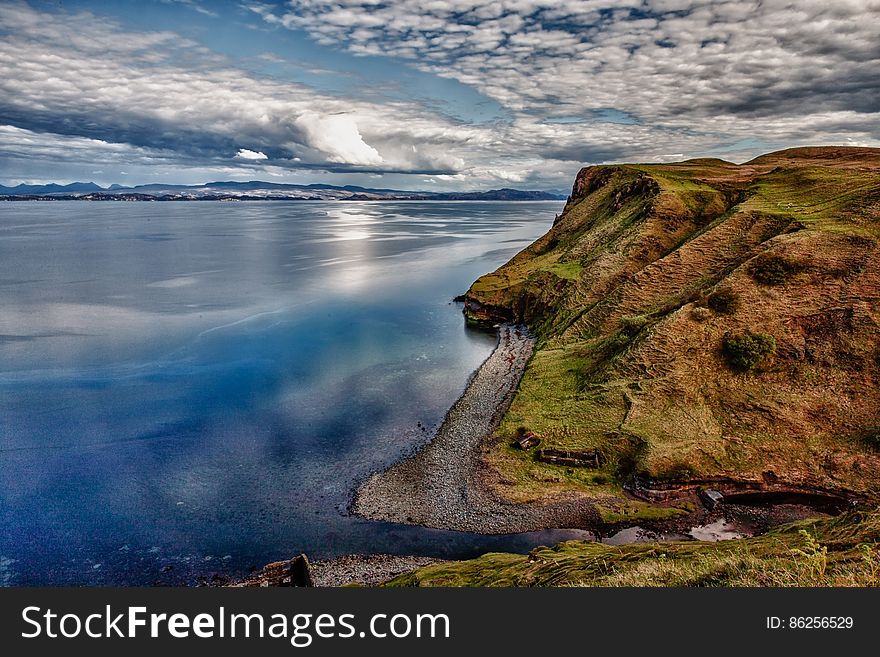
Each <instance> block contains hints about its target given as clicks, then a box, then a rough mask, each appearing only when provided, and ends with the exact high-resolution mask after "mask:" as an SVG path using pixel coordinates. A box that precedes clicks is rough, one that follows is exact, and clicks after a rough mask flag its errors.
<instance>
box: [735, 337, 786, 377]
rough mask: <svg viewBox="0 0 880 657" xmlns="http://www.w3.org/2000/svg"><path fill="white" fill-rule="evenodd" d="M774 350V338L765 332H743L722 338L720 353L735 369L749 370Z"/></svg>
mask: <svg viewBox="0 0 880 657" xmlns="http://www.w3.org/2000/svg"><path fill="white" fill-rule="evenodd" d="M775 351H776V339H775V338H774V337H773V336H772V335H767V334H766V333H745V334H743V335H737V336H728V337H726V338H724V343H723V344H722V347H721V353H722V355H723V356H724V358H725V359H726V360H727V363H728V364H729V365H730V366H731V367H732V368H733V369H736V370H743V371H746V370H750V369H752V368H753V367H754V366H755V365H757V364H758V363H759V362H761V361H762V360H763V359H764V358H765V357H767V356H769V355H770V354H772V353H773V352H775Z"/></svg>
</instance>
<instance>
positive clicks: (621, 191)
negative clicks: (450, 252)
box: [465, 148, 880, 500]
mask: <svg viewBox="0 0 880 657" xmlns="http://www.w3.org/2000/svg"><path fill="white" fill-rule="evenodd" d="M465 313H466V315H467V316H468V317H470V318H472V319H476V320H482V321H486V320H490V321H496V320H505V321H518V322H525V323H527V324H528V325H529V327H530V328H531V329H532V331H534V332H535V333H536V335H538V336H539V338H540V343H539V348H538V350H537V352H536V354H535V356H534V357H533V359H532V361H531V363H530V365H529V367H528V369H527V371H526V374H525V377H524V378H523V381H522V383H521V385H520V389H519V392H518V393H517V397H516V399H515V400H514V402H513V404H512V406H511V408H510V411H509V412H508V414H507V416H506V418H505V420H504V422H503V423H502V426H501V429H500V432H499V435H498V436H497V438H496V440H495V441H494V442H493V444H492V445H491V446H490V447H491V448H490V449H489V450H488V452H487V455H486V462H487V465H488V466H489V471H490V472H491V473H494V474H492V475H491V476H489V479H490V480H491V483H493V485H494V487H495V488H496V491H497V492H498V493H500V494H502V495H505V496H507V497H511V498H514V499H518V500H534V499H540V498H543V497H546V496H548V495H550V496H552V495H555V494H557V493H570V492H572V491H587V492H590V493H591V494H595V493H597V491H599V492H603V493H609V492H610V491H611V490H612V489H613V488H614V486H616V485H620V484H622V483H623V482H624V481H626V480H627V479H628V478H632V477H633V476H636V475H638V476H640V477H642V478H645V479H649V480H654V481H655V482H656V481H676V482H684V481H697V480H710V479H712V478H724V479H733V480H739V481H756V482H760V481H766V480H768V479H772V480H773V481H774V482H782V483H787V484H791V485H797V486H803V487H810V488H821V489H825V490H846V491H856V492H859V493H861V494H864V495H866V496H877V495H880V149H855V148H814V149H792V150H788V151H782V152H779V153H774V154H770V155H765V156H762V157H760V158H757V159H756V160H753V161H752V162H749V163H746V164H743V165H735V164H732V163H729V162H724V161H721V160H692V161H688V162H683V163H679V164H669V165H621V166H599V167H588V168H585V169H582V170H581V171H580V172H579V174H578V176H577V179H576V180H575V183H574V186H573V188H572V194H571V197H570V199H569V202H568V203H567V205H566V207H565V210H564V212H563V213H562V214H561V215H560V217H559V218H558V219H557V221H556V222H555V223H554V225H553V227H552V228H551V229H550V230H549V231H548V233H547V234H546V235H544V236H543V237H542V238H541V239H539V240H537V241H536V242H535V243H534V244H532V245H531V246H529V247H528V248H526V249H525V250H523V251H522V252H521V253H519V254H518V255H517V256H515V257H514V258H513V259H512V260H511V261H510V262H508V263H507V264H505V265H504V266H502V267H500V268H499V269H498V270H497V271H495V272H493V273H491V274H488V275H486V276H483V277H482V278H480V279H479V280H477V281H476V282H475V283H474V284H473V286H472V287H471V288H470V290H469V291H468V293H467V294H466V295H465ZM520 427H525V428H527V429H528V430H530V431H534V432H535V433H536V434H538V435H540V436H541V437H542V440H543V441H544V443H543V445H544V446H546V447H551V448H560V449H582V448H595V449H599V450H601V451H602V453H603V455H604V459H603V463H604V464H605V465H604V466H603V470H602V471H600V472H592V473H589V474H587V473H583V472H580V471H575V472H571V471H568V470H566V469H565V468H554V467H553V466H549V465H545V464H535V463H534V462H533V461H532V459H531V456H530V455H529V454H528V453H524V452H519V451H517V450H515V449H512V448H510V447H509V444H510V441H511V440H510V439H511V438H512V436H513V435H514V434H515V432H516V431H517V430H518V429H519V428H520ZM569 470H570V469H569Z"/></svg>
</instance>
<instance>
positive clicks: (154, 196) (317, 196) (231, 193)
mask: <svg viewBox="0 0 880 657" xmlns="http://www.w3.org/2000/svg"><path fill="white" fill-rule="evenodd" d="M0 197H6V198H10V197H14V198H17V199H19V198H20V199H25V197H26V198H33V199H35V200H36V199H47V200H51V199H56V200H90V201H91V200H127V201H131V200H134V201H154V200H161V201H174V200H241V201H251V200H270V201H271V200H308V201H321V200H362V201H371V200H377V201H378V200H438V201H458V200H461V201H554V200H565V195H563V194H558V193H555V192H546V191H529V190H519V189H509V188H505V189H494V190H489V191H486V192H426V191H406V190H396V189H376V188H369V187H359V186H357V185H342V186H339V185H327V184H321V183H313V184H310V185H294V184H289V183H272V182H265V181H262V180H250V181H247V182H237V181H218V182H209V183H205V184H204V185H168V184H162V183H153V184H149V185H136V186H134V187H125V186H123V185H118V184H113V185H111V186H110V187H107V188H104V187H100V186H99V185H96V184H95V183H93V182H88V183H83V182H76V183H71V184H69V185H57V184H55V183H51V184H47V185H25V184H21V185H16V186H15V187H4V186H2V185H0Z"/></svg>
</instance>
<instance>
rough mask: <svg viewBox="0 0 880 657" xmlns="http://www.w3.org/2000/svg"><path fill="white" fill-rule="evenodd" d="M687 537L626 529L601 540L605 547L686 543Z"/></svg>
mask: <svg viewBox="0 0 880 657" xmlns="http://www.w3.org/2000/svg"><path fill="white" fill-rule="evenodd" d="M686 540H689V537H688V536H684V535H683V534H675V533H661V532H655V531H651V530H650V529H645V528H644V527H639V526H638V525H637V526H635V527H627V528H626V529H621V530H620V531H619V532H615V533H614V534H612V535H611V536H607V537H605V538H603V539H602V543H604V544H605V545H627V544H629V543H655V542H657V541H686Z"/></svg>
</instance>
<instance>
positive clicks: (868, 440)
mask: <svg viewBox="0 0 880 657" xmlns="http://www.w3.org/2000/svg"><path fill="white" fill-rule="evenodd" d="M859 438H860V439H861V442H862V443H863V444H864V445H865V447H867V448H868V449H872V450H874V451H875V452H880V429H877V428H874V429H868V430H867V431H865V432H864V433H863V434H862V435H861V436H859Z"/></svg>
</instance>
